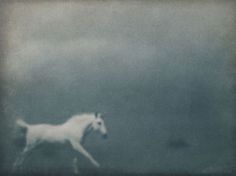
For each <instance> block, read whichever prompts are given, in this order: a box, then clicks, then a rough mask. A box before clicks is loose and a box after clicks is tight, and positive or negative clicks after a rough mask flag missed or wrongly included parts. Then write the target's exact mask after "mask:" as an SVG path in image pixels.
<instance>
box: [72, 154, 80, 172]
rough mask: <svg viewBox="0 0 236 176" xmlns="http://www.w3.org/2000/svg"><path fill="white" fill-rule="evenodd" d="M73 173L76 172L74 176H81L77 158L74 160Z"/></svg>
mask: <svg viewBox="0 0 236 176" xmlns="http://www.w3.org/2000/svg"><path fill="white" fill-rule="evenodd" d="M73 171H74V174H76V175H78V174H79V168H78V159H77V158H76V157H75V158H74V159H73Z"/></svg>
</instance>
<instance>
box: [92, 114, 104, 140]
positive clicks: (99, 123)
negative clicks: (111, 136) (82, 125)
mask: <svg viewBox="0 0 236 176" xmlns="http://www.w3.org/2000/svg"><path fill="white" fill-rule="evenodd" d="M92 127H93V129H94V130H95V131H99V132H100V133H101V134H102V136H103V138H107V128H106V126H105V123H104V120H103V119H102V114H100V113H95V120H94V121H93V123H92Z"/></svg>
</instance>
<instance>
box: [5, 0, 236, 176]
mask: <svg viewBox="0 0 236 176" xmlns="http://www.w3.org/2000/svg"><path fill="white" fill-rule="evenodd" d="M234 10H235V9H234V4H233V3H231V2H230V1H227V2H225V3H213V2H211V3H210V2H208V3H200V2H199V3H197V2H195V3H193V2H192V3H183V2H177V1H176V2H172V3H168V2H167V3H164V2H163V3H161V2H160V3H158V2H157V3H154V2H150V1H149V2H147V3H141V2H138V1H136V2H133V1H132V2H131V1H129V2H126V3H123V2H121V1H113V2H94V1H93V2H90V3H86V2H80V3H75V2H68V3H64V2H61V3H59V2H58V3H47V2H45V3H12V4H9V5H8V6H7V16H8V21H7V23H6V27H5V28H6V31H7V41H8V44H7V46H8V50H7V55H6V57H5V59H4V73H5V75H4V78H5V82H4V90H5V94H4V95H5V96H4V101H3V106H4V114H5V120H4V124H3V125H2V126H4V127H5V128H4V129H5V131H4V133H5V134H4V137H2V144H3V146H4V150H3V151H4V155H3V160H4V162H3V168H4V169H5V171H9V170H10V168H11V165H12V163H13V161H14V159H15V158H16V156H17V154H18V153H19V152H20V151H21V150H22V148H23V145H24V140H23V136H22V135H21V134H20V133H19V131H17V129H15V126H14V121H15V120H16V119H17V118H18V117H22V118H23V119H25V120H26V121H27V122H29V123H52V124H58V123H63V122H64V121H65V120H66V119H68V118H69V117H70V116H71V115H73V114H76V113H80V112H95V111H98V112H102V113H104V120H105V123H106V126H107V128H108V130H109V139H108V140H102V139H101V137H100V136H99V135H97V134H92V135H91V136H90V137H88V139H87V141H86V143H85V148H87V149H88V150H89V151H90V152H91V154H92V155H93V156H94V158H96V159H97V160H98V161H99V162H100V164H101V169H98V170H94V168H93V166H92V165H91V164H90V163H89V162H88V161H86V160H85V159H84V158H83V157H81V158H80V167H81V169H82V170H83V169H84V170H83V171H84V172H85V173H86V169H85V168H88V170H92V172H96V173H101V172H102V173H106V172H114V173H115V172H121V173H186V172H188V173H203V172H206V173H207V172H231V171H232V170H233V169H234V166H235V165H234V161H235V155H234V154H235V153H234V152H235V143H234V142H233V141H234V140H233V137H234V136H233V133H234V132H235V111H234V107H235V106H234V101H235V91H234V90H233V86H234V85H233V79H234V75H233V69H234V65H233V64H234V60H233V58H234V56H235V51H234V50H232V48H234V47H233V42H234V41H235V37H234V32H235V31H234V29H235V26H234V23H235V16H234V15H235V14H234ZM74 155H75V153H73V152H72V151H71V150H70V146H69V145H68V146H67V145H66V146H57V145H49V144H45V145H43V146H41V147H39V148H38V149H36V150H35V152H34V153H32V155H31V156H30V157H29V158H28V159H27V160H26V162H25V164H24V166H23V170H22V172H24V173H25V172H26V173H29V172H30V173H31V171H32V170H33V171H34V172H40V173H45V172H46V173H48V172H49V173H51V172H53V171H55V170H57V171H60V172H61V173H63V172H70V170H71V159H72V157H73V156H74Z"/></svg>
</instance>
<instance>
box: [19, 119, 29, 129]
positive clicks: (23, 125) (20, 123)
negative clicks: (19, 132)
mask: <svg viewBox="0 0 236 176" xmlns="http://www.w3.org/2000/svg"><path fill="white" fill-rule="evenodd" d="M16 124H17V125H18V126H19V127H21V128H28V127H29V124H27V123H26V122H25V121H24V120H22V119H18V120H17V121H16Z"/></svg>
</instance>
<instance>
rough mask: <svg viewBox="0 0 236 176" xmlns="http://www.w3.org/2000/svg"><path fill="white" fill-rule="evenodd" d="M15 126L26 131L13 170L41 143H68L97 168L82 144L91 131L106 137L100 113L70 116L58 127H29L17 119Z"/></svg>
mask: <svg viewBox="0 0 236 176" xmlns="http://www.w3.org/2000/svg"><path fill="white" fill-rule="evenodd" d="M16 123H17V125H18V126H19V127H21V128H24V129H26V146H25V148H24V150H23V151H22V153H21V154H20V156H19V157H18V158H17V159H16V161H15V163H14V165H13V169H14V170H15V169H16V168H18V167H19V166H20V165H22V164H23V161H24V159H25V157H26V156H27V154H28V153H29V151H31V150H32V149H33V148H34V147H35V146H37V145H38V144H40V143H42V142H50V143H52V142H53V143H55V142H59V143H65V142H66V141H68V142H69V143H70V144H71V146H72V148H73V149H74V150H76V151H78V152H80V153H81V154H82V155H84V156H85V157H86V158H87V159H88V160H90V161H91V163H92V164H93V165H95V166H96V167H99V166H100V165H99V163H98V162H97V161H96V160H95V159H94V158H93V157H92V156H91V155H90V154H89V153H88V152H87V151H86V150H85V149H84V147H83V146H82V142H83V141H84V138H85V137H86V136H87V135H88V134H89V133H90V132H92V131H98V132H100V133H101V134H102V136H103V137H104V138H106V137H107V129H106V126H105V123H104V121H103V119H102V117H101V114H100V113H85V114H81V115H75V116H72V117H71V118H70V119H69V120H67V121H66V122H65V123H63V124H60V125H49V124H36V125H30V124H27V123H26V122H24V121H23V120H21V119H19V120H17V121H16ZM77 162H78V160H77V158H76V157H75V158H74V159H73V168H74V173H75V174H78V165H77Z"/></svg>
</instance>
